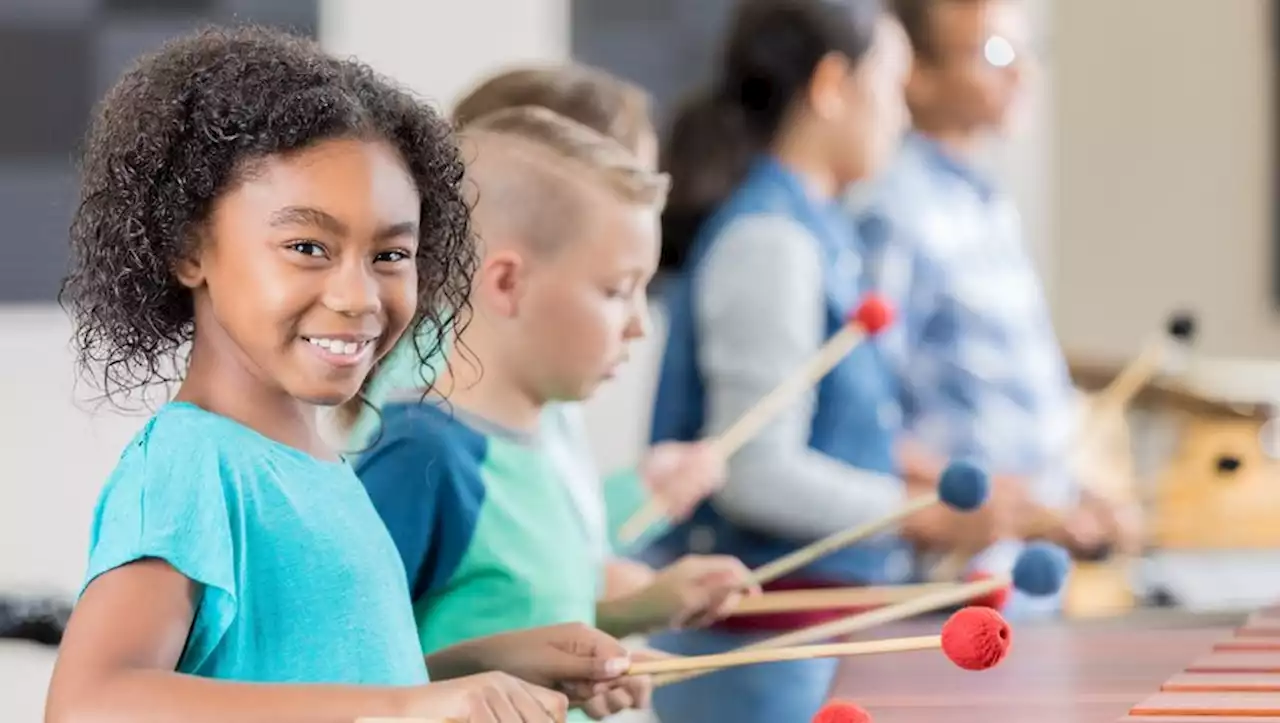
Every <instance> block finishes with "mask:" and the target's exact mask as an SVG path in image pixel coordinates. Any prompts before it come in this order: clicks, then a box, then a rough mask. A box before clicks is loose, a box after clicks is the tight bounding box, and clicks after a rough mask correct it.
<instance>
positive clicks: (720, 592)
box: [618, 555, 759, 632]
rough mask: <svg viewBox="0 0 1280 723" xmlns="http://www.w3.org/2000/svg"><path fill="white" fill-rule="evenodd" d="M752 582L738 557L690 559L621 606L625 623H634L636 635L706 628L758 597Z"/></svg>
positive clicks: (661, 572) (665, 571)
mask: <svg viewBox="0 0 1280 723" xmlns="http://www.w3.org/2000/svg"><path fill="white" fill-rule="evenodd" d="M750 578H751V571H750V570H748V569H747V568H746V566H745V565H743V564H742V562H741V561H740V560H738V559H737V558H736V557H731V556H727V555H688V556H685V557H682V558H680V559H679V560H677V561H676V562H675V563H673V564H671V565H668V566H667V567H665V568H663V569H662V570H659V571H658V573H657V575H656V576H655V577H654V580H653V583H652V584H651V585H649V586H648V587H646V588H644V589H643V590H640V591H639V592H637V593H636V594H635V595H632V596H631V597H629V598H626V599H624V600H621V601H618V604H620V605H621V606H623V607H624V609H625V612H624V613H622V617H625V618H627V619H629V620H631V621H632V626H633V630H632V632H644V631H647V630H651V629H654V628H695V627H702V626H705V625H709V624H711V623H712V622H715V621H716V620H719V619H721V618H723V617H725V616H726V615H728V614H729V613H730V612H732V611H733V609H734V608H736V607H737V606H738V602H739V601H741V600H742V597H743V595H744V594H755V593H758V592H759V588H758V587H757V586H753V585H749V584H748V582H749V581H750Z"/></svg>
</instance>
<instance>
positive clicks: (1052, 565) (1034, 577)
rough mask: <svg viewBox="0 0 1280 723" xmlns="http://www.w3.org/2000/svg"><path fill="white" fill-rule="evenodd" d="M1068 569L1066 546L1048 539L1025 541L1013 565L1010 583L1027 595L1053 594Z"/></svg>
mask: <svg viewBox="0 0 1280 723" xmlns="http://www.w3.org/2000/svg"><path fill="white" fill-rule="evenodd" d="M1070 570H1071V558H1070V557H1069V556H1068V555H1067V552H1066V550H1063V549H1062V548H1061V547H1058V546H1057V545H1053V544H1050V543H1048V542H1041V541H1036V542H1029V543H1027V546H1026V547H1024V548H1023V549H1022V554H1020V555H1018V561H1017V562H1015V563H1014V565H1013V586H1014V587H1015V588H1017V589H1018V590H1021V591H1022V592H1025V593H1026V594H1028V595H1034V596H1037V597H1043V596H1047V595H1053V594H1055V593H1057V592H1058V591H1059V590H1061V589H1062V583H1063V582H1064V581H1065V580H1066V579H1067V573H1068V572H1069V571H1070Z"/></svg>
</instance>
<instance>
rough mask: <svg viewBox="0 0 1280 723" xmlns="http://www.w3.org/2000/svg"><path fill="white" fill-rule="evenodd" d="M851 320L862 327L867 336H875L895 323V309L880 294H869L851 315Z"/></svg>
mask: <svg viewBox="0 0 1280 723" xmlns="http://www.w3.org/2000/svg"><path fill="white" fill-rule="evenodd" d="M850 320H851V321H853V322H855V323H857V324H858V325H859V326H861V327H862V329H863V331H865V332H867V336H875V335H876V334H879V333H880V331H881V330H882V329H884V328H885V327H886V326H888V325H890V324H892V323H893V309H892V308H890V306H889V302H887V301H885V300H884V298H883V297H881V296H880V295H878V294H867V295H866V296H864V297H862V303H861V304H858V308H857V309H856V310H854V312H853V314H851V315H850Z"/></svg>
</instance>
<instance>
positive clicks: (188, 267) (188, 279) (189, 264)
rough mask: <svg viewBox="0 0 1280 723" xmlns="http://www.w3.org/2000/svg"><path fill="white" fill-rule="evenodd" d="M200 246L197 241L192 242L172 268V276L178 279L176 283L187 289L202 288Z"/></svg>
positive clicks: (202, 271) (202, 272)
mask: <svg viewBox="0 0 1280 723" xmlns="http://www.w3.org/2000/svg"><path fill="white" fill-rule="evenodd" d="M202 246H203V244H201V243H200V240H199V239H195V240H193V241H192V242H191V243H190V244H189V245H188V247H187V249H186V250H185V251H184V253H183V254H182V258H180V259H178V263H177V264H175V265H174V267H173V275H174V276H176V277H178V282H179V283H181V284H182V285H183V286H185V287H187V288H188V289H196V288H199V287H201V286H204V268H202V267H201V265H200V249H201V247H202Z"/></svg>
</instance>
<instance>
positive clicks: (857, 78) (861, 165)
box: [836, 15, 911, 183]
mask: <svg viewBox="0 0 1280 723" xmlns="http://www.w3.org/2000/svg"><path fill="white" fill-rule="evenodd" d="M910 69H911V45H910V42H909V41H908V40H907V36H906V33H904V32H903V30H902V26H901V25H900V24H899V23H898V21H897V20H896V19H894V18H892V17H891V16H889V15H885V16H883V17H882V18H881V19H880V22H879V25H878V27H877V29H876V37H875V44H874V45H873V46H872V48H871V50H870V51H869V52H868V53H867V54H866V55H865V56H864V57H863V58H862V60H861V62H859V63H858V65H857V66H855V67H854V68H853V69H852V70H851V72H850V73H849V77H848V82H847V83H846V84H845V93H846V97H845V101H846V102H845V103H844V104H843V105H842V106H841V107H842V108H843V109H844V112H843V113H842V114H841V115H840V119H839V121H838V124H837V138H838V140H837V141H836V142H837V144H838V145H841V146H843V147H842V148H841V149H840V152H839V153H838V154H836V157H837V158H840V159H842V161H843V163H842V164H841V165H842V168H840V169H839V174H838V175H839V176H840V177H841V178H840V180H841V181H842V182H844V183H853V182H856V181H861V180H863V179H866V178H869V177H871V176H874V175H875V174H877V173H879V172H880V170H881V169H882V168H883V167H884V166H885V164H886V163H887V162H888V160H889V158H890V157H891V156H892V154H893V151H894V149H895V148H896V147H897V144H898V143H899V141H900V140H901V137H902V133H903V132H904V131H905V130H906V126H907V120H908V114H907V106H906V99H905V96H904V88H905V85H906V82H907V77H908V75H909V73H910Z"/></svg>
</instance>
